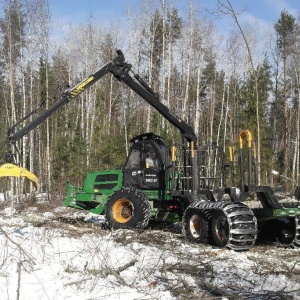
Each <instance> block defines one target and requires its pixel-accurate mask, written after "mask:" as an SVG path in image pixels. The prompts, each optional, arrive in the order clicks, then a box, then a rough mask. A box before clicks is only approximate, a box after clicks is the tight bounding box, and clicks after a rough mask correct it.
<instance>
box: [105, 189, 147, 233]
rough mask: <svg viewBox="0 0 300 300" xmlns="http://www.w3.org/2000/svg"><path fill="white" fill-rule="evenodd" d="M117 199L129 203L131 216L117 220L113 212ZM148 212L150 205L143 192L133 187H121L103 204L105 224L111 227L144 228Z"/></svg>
mask: <svg viewBox="0 0 300 300" xmlns="http://www.w3.org/2000/svg"><path fill="white" fill-rule="evenodd" d="M118 201H119V202H120V201H121V202H122V201H123V202H124V203H130V209H131V216H129V217H128V220H125V219H124V220H123V222H120V221H118V220H117V219H118V218H117V217H116V216H115V214H114V211H115V206H116V205H117V204H118ZM150 212H151V206H150V203H149V201H148V199H147V197H146V196H145V194H143V193H141V192H140V191H138V190H137V189H135V188H133V187H123V188H122V189H121V190H119V191H116V192H115V193H113V194H112V195H111V196H110V198H109V199H108V201H107V203H106V206H105V216H106V222H107V225H108V227H109V228H113V229H122V228H138V229H144V228H145V227H146V226H147V225H148V223H149V219H150Z"/></svg>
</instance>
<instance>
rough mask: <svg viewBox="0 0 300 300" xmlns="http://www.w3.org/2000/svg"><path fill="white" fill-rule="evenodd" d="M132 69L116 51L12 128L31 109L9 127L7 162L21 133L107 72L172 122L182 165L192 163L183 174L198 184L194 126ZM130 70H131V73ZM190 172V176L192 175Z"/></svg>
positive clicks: (33, 126)
mask: <svg viewBox="0 0 300 300" xmlns="http://www.w3.org/2000/svg"><path fill="white" fill-rule="evenodd" d="M130 72H132V71H131V65H130V64H128V63H127V62H126V61H125V57H124V55H123V53H122V51H121V50H117V56H116V57H115V58H114V59H113V60H112V61H110V62H108V63H107V64H105V65H104V66H103V67H101V68H100V69H99V70H98V71H96V72H95V73H94V74H91V75H90V76H89V77H88V78H86V79H84V80H83V81H81V82H80V83H79V84H77V85H76V86H75V87H73V88H70V89H68V90H66V91H65V92H63V93H62V95H61V97H60V99H59V100H58V101H57V102H55V103H54V104H53V105H52V106H51V107H49V108H48V109H46V110H45V111H44V112H42V113H41V114H40V115H39V116H37V117H36V118H35V119H33V120H32V121H31V122H29V123H28V124H27V125H25V126H24V127H22V128H20V129H18V130H15V129H16V127H17V126H18V125H19V124H20V123H22V122H23V121H24V120H25V119H27V118H28V117H29V116H31V115H32V114H33V113H34V112H31V113H29V114H28V115H27V116H25V117H24V118H22V119H21V120H20V121H19V122H18V123H17V124H16V125H14V126H13V127H11V128H10V129H9V131H8V145H9V146H8V151H7V154H6V162H9V163H10V162H13V159H14V155H13V154H12V151H11V146H12V145H14V144H15V143H16V142H17V141H18V140H20V139H21V138H22V137H23V136H24V135H26V134H27V133H29V132H30V131H31V130H33V129H34V128H36V127H37V126H38V125H39V124H41V123H42V122H43V121H45V120H46V119H47V118H49V117H50V116H51V115H52V114H53V113H54V112H56V111H57V110H59V109H61V108H62V107H63V106H64V105H66V104H67V103H69V102H71V101H72V100H73V99H74V98H76V97H77V96H78V95H79V94H81V93H82V92H84V91H85V90H86V89H87V88H88V87H90V86H91V85H93V84H94V83H96V82H97V81H98V80H99V79H100V78H102V77H103V76H105V75H106V74H107V73H111V74H113V75H114V76H115V77H116V78H117V79H118V80H119V81H122V82H124V83H125V84H126V85H128V86H129V87H130V88H131V89H132V90H133V91H135V92H136V93H137V94H138V95H139V96H141V97H142V98H143V99H144V100H146V101H147V102H148V103H149V104H150V105H151V106H152V107H153V108H155V109H156V110H157V111H158V112H159V113H160V114H161V115H162V116H163V117H164V118H165V119H167V120H168V121H169V122H170V123H171V124H172V125H174V126H175V127H176V128H177V129H178V130H179V131H180V132H181V136H182V141H183V142H182V145H183V148H184V157H185V161H184V164H185V165H186V166H187V165H190V166H191V169H190V170H191V171H190V173H189V174H186V175H187V176H189V177H192V178H193V181H194V184H193V187H194V189H195V188H196V189H197V187H198V184H197V182H198V177H197V176H198V175H197V173H198V169H197V161H196V160H197V158H196V156H195V155H194V150H195V147H196V142H197V138H196V135H195V133H194V131H193V128H192V127H191V126H190V125H188V124H187V123H186V122H184V121H183V120H182V119H181V118H179V117H178V116H177V115H176V114H174V113H173V112H171V111H170V110H169V109H168V108H167V107H166V106H165V105H164V104H163V103H161V102H160V101H159V97H158V95H157V94H156V93H155V92H154V91H153V90H152V89H151V88H150V87H149V86H148V85H147V83H146V82H144V81H143V80H142V78H141V77H140V76H139V75H137V74H133V77H132V76H131V75H130V74H129V73H130ZM132 73H133V72H132ZM192 173H193V175H192Z"/></svg>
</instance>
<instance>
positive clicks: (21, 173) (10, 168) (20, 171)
mask: <svg viewBox="0 0 300 300" xmlns="http://www.w3.org/2000/svg"><path fill="white" fill-rule="evenodd" d="M0 177H26V178H27V179H29V180H30V181H31V182H32V183H33V184H34V186H35V188H36V189H39V180H38V178H37V177H36V176H35V175H34V174H33V173H31V172H29V171H28V170H26V169H25V168H22V167H18V166H16V165H14V164H4V165H2V166H1V167H0Z"/></svg>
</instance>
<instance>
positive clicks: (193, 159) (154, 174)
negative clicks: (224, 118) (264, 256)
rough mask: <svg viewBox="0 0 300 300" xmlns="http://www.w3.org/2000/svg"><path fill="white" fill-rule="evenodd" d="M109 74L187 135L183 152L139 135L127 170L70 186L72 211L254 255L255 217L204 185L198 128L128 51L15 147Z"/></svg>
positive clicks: (65, 97) (69, 94) (18, 134)
mask: <svg viewBox="0 0 300 300" xmlns="http://www.w3.org/2000/svg"><path fill="white" fill-rule="evenodd" d="M107 73H111V74H113V75H114V77H115V78H117V79H118V80H119V81H122V82H124V83H125V84H126V85H128V86H129V87H130V88H131V89H132V90H133V91H135V92H136V93H137V94H138V95H139V96H140V97H142V98H143V99H144V100H146V101H147V102H148V103H149V104H150V105H151V106H152V107H154V108H155V109H156V110H157V111H158V112H159V113H160V114H161V115H162V116H163V117H164V118H166V119H167V120H168V121H169V122H170V123H171V124H173V125H174V126H175V127H176V128H177V129H178V130H179V131H180V133H181V139H182V145H181V147H182V151H178V150H177V149H176V147H175V146H174V145H173V146H171V147H167V146H166V145H165V143H164V140H163V138H162V137H160V136H158V135H155V134H153V133H146V134H142V135H139V136H136V137H134V138H133V139H132V140H131V142H132V146H131V148H130V152H129V155H128V157H127V159H126V162H125V164H124V166H123V168H122V169H120V170H107V171H99V172H93V173H89V174H88V175H87V178H86V180H85V184H84V187H83V188H79V187H73V186H71V184H70V183H68V186H67V197H66V199H65V201H64V205H65V206H69V207H73V208H77V209H84V210H88V211H90V212H93V213H96V214H105V216H106V220H107V223H108V225H109V226H110V227H112V228H115V229H118V228H145V227H146V226H147V225H148V222H149V220H150V218H151V219H152V218H153V219H156V220H171V221H175V220H180V219H182V221H183V232H184V234H185V236H186V237H187V238H189V239H190V240H193V241H197V242H212V243H213V244H215V245H217V246H222V247H227V248H229V249H233V250H247V249H249V248H250V247H251V246H252V245H253V244H254V243H255V241H256V237H257V220H256V217H255V216H254V213H253V211H252V210H251V209H250V208H248V207H247V206H246V205H245V204H243V203H241V201H239V200H238V199H237V197H235V196H234V195H233V192H232V191H233V189H230V188H229V189H228V188H225V189H223V193H227V194H229V196H230V200H229V201H216V199H215V198H214V196H213V193H212V192H211V190H210V189H209V188H207V187H206V186H205V184H203V182H205V181H206V179H205V178H203V177H201V178H200V171H199V165H198V149H197V138H196V136H195V134H194V131H193V129H192V128H191V126H189V125H188V124H187V123H185V122H184V121H183V120H182V119H180V118H179V117H178V116H176V115H175V114H174V113H172V112H170V111H169V109H168V108H167V107H166V106H165V105H163V104H162V103H161V102H160V101H159V97H158V95H157V94H156V93H155V92H154V91H153V90H152V89H151V88H150V87H149V86H148V85H147V84H146V83H145V82H144V81H143V80H142V79H141V78H140V77H139V75H137V74H133V77H132V76H131V75H130V73H132V71H131V65H130V64H128V63H127V62H125V58H124V56H123V53H122V52H121V51H120V50H118V51H117V56H116V57H115V58H114V59H113V60H112V61H111V62H109V63H107V64H106V65H104V66H103V67H102V68H100V69H99V70H98V71H96V72H95V73H94V74H92V75H90V76H89V77H88V78H87V79H85V80H83V81H82V82H81V83H79V84H78V85H76V86H75V87H73V88H71V89H69V90H67V91H65V92H64V93H63V94H62V95H61V98H60V99H59V100H58V101H57V102H56V103H54V105H53V106H51V107H50V108H48V109H47V110H45V111H44V112H43V113H42V114H40V115H39V116H38V117H37V118H36V119H34V120H33V121H31V122H30V123H29V124H28V125H26V126H24V127H23V128H21V129H20V130H18V131H15V127H14V128H13V130H10V132H9V144H10V145H13V144H15V142H16V141H18V140H19V139H20V138H22V137H23V136H24V135H25V134H27V133H28V132H29V131H31V130H32V129H34V128H35V127H36V126H38V125H39V124H40V123H42V122H43V121H44V120H45V119H47V118H48V117H49V116H51V115H52V114H53V113H54V112H55V111H57V110H58V109H60V108H61V107H62V106H64V105H65V104H67V103H69V102H70V101H72V100H73V99H74V98H75V97H77V96H78V95H79V94H80V93H82V92H83V91H84V90H86V89H87V88H88V87H89V86H91V85H92V84H94V83H95V82H96V81H98V80H99V79H100V78H102V77H103V76H104V75H105V74H107ZM8 153H9V155H7V156H6V157H8V158H11V157H13V155H12V154H11V150H9V151H8ZM151 153H152V154H151ZM153 154H155V156H156V164H154V165H153V166H154V167H152V164H150V163H149V162H148V159H149V156H152V157H153V156H154V155H153ZM180 154H181V156H180ZM7 162H11V159H10V161H9V160H7ZM201 167H203V166H201ZM297 224H298V223H297ZM296 226H298V225H296ZM297 234H298V232H297V233H295V234H294V235H295V236H297ZM295 240H296V238H295Z"/></svg>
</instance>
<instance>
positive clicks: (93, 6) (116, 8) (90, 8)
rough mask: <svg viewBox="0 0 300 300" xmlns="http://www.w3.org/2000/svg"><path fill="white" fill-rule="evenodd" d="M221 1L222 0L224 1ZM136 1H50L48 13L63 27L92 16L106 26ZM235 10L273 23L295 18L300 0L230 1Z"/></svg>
mask: <svg viewBox="0 0 300 300" xmlns="http://www.w3.org/2000/svg"><path fill="white" fill-rule="evenodd" d="M223 1H224V0H223ZM139 2H141V1H139V0H131V1H130V0H49V4H50V11H51V15H52V19H53V20H54V22H55V21H56V20H60V21H63V20H64V21H66V23H72V24H78V23H82V22H84V21H86V20H87V19H88V16H89V15H90V13H91V12H92V15H93V19H94V20H95V21H99V23H101V22H108V21H109V20H111V19H114V18H122V16H124V14H125V11H126V8H127V7H128V5H129V6H133V7H134V6H135V5H137V3H139ZM174 2H175V3H177V5H176V6H178V7H184V6H186V5H187V3H188V2H189V1H188V0H175V1H174ZM198 3H199V4H200V7H201V8H202V10H204V11H205V10H206V9H213V8H214V7H215V3H216V1H214V0H198ZM231 3H232V5H233V6H234V8H235V9H236V10H241V9H244V8H245V9H246V10H245V11H244V12H243V18H244V19H247V20H248V21H250V22H251V21H253V22H255V20H256V21H258V22H261V24H263V23H264V22H265V23H276V22H277V21H278V19H279V17H280V12H281V11H282V10H283V9H286V10H287V11H288V12H289V13H291V14H292V15H294V17H297V16H298V15H299V13H300V1H299V0H231Z"/></svg>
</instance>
